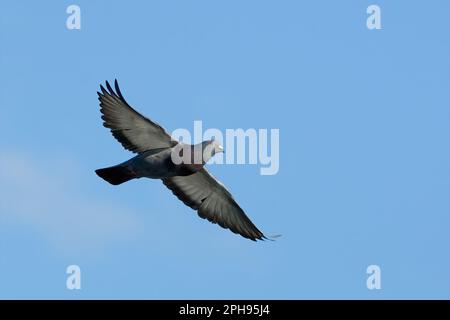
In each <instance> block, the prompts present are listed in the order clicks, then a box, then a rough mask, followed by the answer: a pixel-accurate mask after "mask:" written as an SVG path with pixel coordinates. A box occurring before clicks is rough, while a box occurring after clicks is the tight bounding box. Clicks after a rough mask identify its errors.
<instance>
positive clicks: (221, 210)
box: [162, 168, 267, 241]
mask: <svg viewBox="0 0 450 320" xmlns="http://www.w3.org/2000/svg"><path fill="white" fill-rule="evenodd" d="M162 180H163V183H164V184H165V185H166V186H167V187H168V188H169V189H170V190H172V192H173V194H174V195H176V196H177V197H178V199H180V200H181V201H183V202H184V203H185V204H186V205H187V206H189V207H191V208H192V209H194V210H197V212H198V215H199V216H200V217H201V218H203V219H208V220H209V221H211V222H212V223H218V224H219V225H220V226H221V227H223V228H226V229H230V230H231V231H233V232H234V233H238V234H240V235H241V236H243V237H245V238H248V239H251V240H254V241H256V240H264V239H267V238H266V237H265V236H264V234H263V233H262V232H261V231H259V230H258V228H257V227H256V226H255V225H254V224H253V223H252V222H251V221H250V219H249V218H248V217H247V216H246V214H245V213H244V211H243V210H242V209H241V208H240V207H239V205H238V204H237V203H236V201H235V200H234V199H233V196H232V195H231V194H230V193H229V192H228V190H227V189H226V188H225V187H224V186H223V185H222V184H221V183H220V182H219V181H218V180H216V179H215V178H214V177H213V176H212V175H211V174H210V173H209V172H208V171H207V170H206V169H205V168H203V169H202V170H200V171H198V172H196V173H194V174H192V175H189V176H176V177H171V178H164V179H162Z"/></svg>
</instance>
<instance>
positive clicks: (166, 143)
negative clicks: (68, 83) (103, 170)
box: [97, 80, 178, 153]
mask: <svg viewBox="0 0 450 320" xmlns="http://www.w3.org/2000/svg"><path fill="white" fill-rule="evenodd" d="M114 86H115V89H116V90H115V91H114V90H113V89H112V88H111V86H110V85H109V83H108V81H106V88H107V89H108V90H106V89H105V88H104V87H103V86H102V85H100V88H101V91H102V92H101V93H100V92H97V93H98V99H99V100H100V111H101V112H102V114H103V115H102V119H103V120H104V122H103V126H105V127H106V128H110V129H111V133H112V134H113V136H114V138H116V139H117V140H118V141H119V142H120V143H121V144H122V146H123V147H124V148H125V149H127V150H130V151H132V152H135V153H142V152H144V151H147V150H151V149H156V148H170V147H173V146H174V145H176V144H177V143H178V142H177V141H175V140H173V139H172V138H171V137H170V135H169V134H168V133H167V132H166V131H165V130H164V129H163V128H162V127H161V126H160V125H159V124H157V123H156V122H153V121H151V120H150V119H148V118H146V117H144V116H143V115H141V114H140V113H139V112H137V111H136V110H134V109H133V108H132V107H131V106H130V105H129V104H128V103H127V102H126V101H125V99H124V97H123V96H122V93H121V92H120V89H119V85H118V83H117V80H115V82H114Z"/></svg>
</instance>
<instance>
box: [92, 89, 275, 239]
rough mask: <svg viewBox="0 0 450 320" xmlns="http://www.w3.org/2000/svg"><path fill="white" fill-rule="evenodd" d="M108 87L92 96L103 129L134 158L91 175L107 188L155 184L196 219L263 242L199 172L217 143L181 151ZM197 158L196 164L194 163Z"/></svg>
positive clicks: (220, 189)
mask: <svg viewBox="0 0 450 320" xmlns="http://www.w3.org/2000/svg"><path fill="white" fill-rule="evenodd" d="M114 85H115V90H113V89H112V88H111V86H110V85H109V83H108V82H107V81H106V88H107V90H106V89H105V88H104V87H103V86H102V85H100V88H101V93H100V92H97V93H98V96H99V100H100V108H101V113H102V114H103V115H102V119H103V120H104V122H103V126H105V127H106V128H109V129H111V133H112V135H113V136H114V138H116V139H117V140H118V141H119V142H120V143H121V144H122V146H123V147H124V148H125V149H127V150H130V151H132V152H134V153H137V155H136V156H135V157H133V158H131V159H130V160H128V161H125V162H123V163H121V164H118V165H116V166H112V167H108V168H104V169H98V170H96V171H95V172H96V173H97V175H98V176H100V177H101V178H103V179H104V180H106V181H108V182H109V183H111V184H113V185H119V184H121V183H124V182H126V181H129V180H132V179H138V178H142V177H146V178H151V179H161V180H162V182H163V183H164V184H165V185H166V186H167V187H168V188H169V189H170V190H171V191H172V192H173V194H174V195H175V196H177V197H178V199H180V200H181V201H183V202H184V204H186V205H187V206H189V207H191V208H192V209H194V210H197V212H198V215H199V216H200V217H201V218H204V219H208V220H209V221H211V222H212V223H217V224H219V225H220V226H221V227H223V228H226V229H230V230H231V231H232V232H234V233H237V234H240V235H241V236H243V237H245V238H248V239H251V240H253V241H256V240H264V239H267V237H266V236H264V234H263V233H262V232H261V231H259V230H258V228H257V227H256V226H255V225H254V224H253V223H252V222H251V221H250V219H249V218H248V217H247V215H246V214H245V213H244V211H243V210H242V209H241V207H239V205H238V204H237V203H236V201H235V200H234V198H233V196H232V195H231V194H230V192H228V190H227V189H226V188H225V187H224V186H223V184H222V183H220V182H219V181H218V180H216V179H215V178H214V177H213V176H212V175H211V174H210V173H209V172H208V171H207V170H206V168H205V167H204V165H205V163H206V162H207V161H208V160H209V159H210V158H211V157H212V156H214V155H215V154H216V153H218V152H223V148H222V147H221V146H220V145H219V143H218V142H217V141H214V140H207V141H203V142H202V143H199V144H197V145H185V144H182V143H179V142H178V141H175V140H173V139H172V138H171V136H170V135H169V134H168V133H167V132H166V131H165V130H164V129H163V128H162V127H161V126H160V125H158V124H157V123H155V122H153V121H152V120H150V119H148V118H146V117H144V116H142V115H141V114H140V113H138V112H137V111H136V110H134V109H133V108H132V107H131V106H130V105H129V104H128V103H127V102H126V101H125V99H124V97H123V96H122V93H121V92H120V89H119V85H118V83H117V80H115V83H114ZM185 152H187V153H186V154H185ZM173 155H177V156H178V158H174V157H173ZM199 158H200V161H195V160H196V159H197V160H198V159H199ZM174 159H175V160H178V159H181V161H174Z"/></svg>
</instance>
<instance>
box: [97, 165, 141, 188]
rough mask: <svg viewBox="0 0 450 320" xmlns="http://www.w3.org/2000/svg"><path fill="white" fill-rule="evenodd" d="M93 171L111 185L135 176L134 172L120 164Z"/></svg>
mask: <svg viewBox="0 0 450 320" xmlns="http://www.w3.org/2000/svg"><path fill="white" fill-rule="evenodd" d="M95 173H96V174H97V175H98V176H99V177H100V178H103V179H104V180H106V181H108V182H109V183H111V184H113V185H115V186H116V185H118V184H121V183H124V182H127V181H129V180H131V179H134V178H136V174H135V173H134V172H133V171H131V170H130V169H128V168H127V167H123V166H121V165H117V166H114V167H109V168H103V169H98V170H95Z"/></svg>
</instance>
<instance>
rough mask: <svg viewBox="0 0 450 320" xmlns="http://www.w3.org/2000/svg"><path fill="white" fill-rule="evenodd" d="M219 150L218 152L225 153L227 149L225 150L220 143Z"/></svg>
mask: <svg viewBox="0 0 450 320" xmlns="http://www.w3.org/2000/svg"><path fill="white" fill-rule="evenodd" d="M217 150H218V152H223V153H225V150H224V149H223V147H222V146H220V145H219V146H218V147H217Z"/></svg>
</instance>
